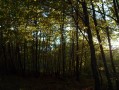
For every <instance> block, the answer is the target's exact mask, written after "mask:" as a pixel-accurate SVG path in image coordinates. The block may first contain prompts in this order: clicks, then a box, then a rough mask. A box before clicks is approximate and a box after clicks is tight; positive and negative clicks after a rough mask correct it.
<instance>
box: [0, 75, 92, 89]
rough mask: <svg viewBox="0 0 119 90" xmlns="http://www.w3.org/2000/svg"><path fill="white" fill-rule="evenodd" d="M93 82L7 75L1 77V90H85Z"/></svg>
mask: <svg viewBox="0 0 119 90" xmlns="http://www.w3.org/2000/svg"><path fill="white" fill-rule="evenodd" d="M92 85H93V80H87V79H86V80H81V81H80V82H77V81H75V80H71V79H70V80H69V79H68V80H63V79H58V78H56V77H51V76H40V77H37V78H35V77H21V76H15V75H7V76H2V77H0V90H85V89H82V88H85V87H89V86H92Z"/></svg>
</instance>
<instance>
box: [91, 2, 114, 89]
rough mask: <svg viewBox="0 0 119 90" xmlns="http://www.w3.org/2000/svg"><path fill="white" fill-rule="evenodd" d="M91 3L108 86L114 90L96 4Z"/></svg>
mask: <svg viewBox="0 0 119 90" xmlns="http://www.w3.org/2000/svg"><path fill="white" fill-rule="evenodd" d="M91 5H92V10H93V20H94V25H95V29H96V35H97V39H98V42H99V46H100V50H101V56H102V60H103V64H104V68H105V73H106V77H107V81H108V88H110V89H111V90H113V86H112V85H113V84H112V82H111V79H110V77H109V70H108V67H107V62H106V58H105V53H104V50H103V46H102V41H101V38H100V34H99V30H98V29H97V20H96V14H95V9H94V5H93V3H92V1H91Z"/></svg>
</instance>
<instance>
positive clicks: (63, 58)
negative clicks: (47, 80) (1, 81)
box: [0, 0, 119, 90]
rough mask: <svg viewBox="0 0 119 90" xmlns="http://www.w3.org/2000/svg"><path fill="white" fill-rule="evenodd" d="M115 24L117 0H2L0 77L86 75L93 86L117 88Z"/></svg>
mask: <svg viewBox="0 0 119 90" xmlns="http://www.w3.org/2000/svg"><path fill="white" fill-rule="evenodd" d="M118 25H119V1H118V0H1V1H0V77H3V76H5V75H21V76H24V77H28V76H35V77H39V78H40V76H41V77H42V76H46V77H57V78H60V79H63V80H64V79H66V80H72V79H75V80H77V81H78V82H80V83H81V81H82V80H83V79H90V80H92V81H91V82H90V80H89V81H86V82H87V83H93V87H94V89H95V90H103V88H104V89H105V90H119V47H118V44H117V42H116V41H118V36H119V26H118ZM83 84H85V83H83ZM3 90H4V89H3ZM19 90H22V89H19ZM23 90H25V89H23ZM28 90H29V89H28ZM33 90H34V89H33ZM48 90H50V89H48ZM64 90H70V89H64ZM72 90H75V89H72ZM82 90H87V89H82ZM88 90H92V89H88Z"/></svg>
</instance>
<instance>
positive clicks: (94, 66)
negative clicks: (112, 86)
mask: <svg viewBox="0 0 119 90" xmlns="http://www.w3.org/2000/svg"><path fill="white" fill-rule="evenodd" d="M82 8H83V13H84V17H85V22H84V24H85V26H86V27H87V34H88V39H89V47H90V53H91V67H92V72H93V77H94V80H95V90H101V85H100V78H99V72H98V67H97V61H96V54H95V48H94V44H93V38H92V34H91V29H90V26H89V16H88V11H87V5H86V2H85V0H84V2H82Z"/></svg>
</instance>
